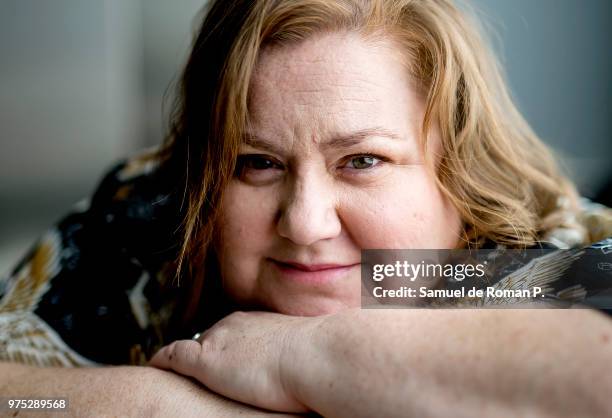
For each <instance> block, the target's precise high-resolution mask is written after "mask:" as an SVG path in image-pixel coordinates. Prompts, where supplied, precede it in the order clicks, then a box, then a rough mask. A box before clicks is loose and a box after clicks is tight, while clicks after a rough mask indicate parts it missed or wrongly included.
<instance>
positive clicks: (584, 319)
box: [153, 309, 612, 417]
mask: <svg viewBox="0 0 612 418" xmlns="http://www.w3.org/2000/svg"><path fill="white" fill-rule="evenodd" d="M244 347H248V350H245V349H244ZM153 364H155V365H157V366H159V367H164V368H172V369H174V370H177V371H178V372H180V373H183V374H188V375H190V376H194V377H196V378H197V379H198V380H200V381H201V382H203V383H204V384H206V385H207V386H208V387H210V388H211V389H212V390H214V391H216V392H219V393H222V394H225V395H226V396H229V397H232V398H234V399H240V400H242V401H244V402H248V403H251V404H254V405H259V406H264V407H268V408H276V409H279V410H292V411H301V410H303V409H304V408H305V409H311V410H314V411H316V412H318V413H319V414H321V415H323V416H326V417H360V416H363V417H367V416H431V417H447V416H483V415H485V416H534V417H546V416H555V417H558V416H577V415H578V416H592V417H596V416H610V415H612V403H610V402H609V394H610V393H612V375H611V374H610V372H609V369H610V367H611V366H610V365H611V364H612V326H611V323H610V320H609V319H608V318H606V317H604V316H603V315H601V314H599V313H597V312H594V311H589V310H582V309H577V310H576V309H574V310H547V309H546V310H544V309H524V310H509V309H506V310H399V309H397V310H349V311H344V312H341V313H338V314H334V315H330V316H326V317H318V318H294V317H290V318H288V317H285V316H284V315H278V314H262V313H249V314H244V313H240V314H238V315H236V314H233V315H230V316H229V317H227V318H226V319H224V320H223V321H221V322H220V323H219V324H217V325H216V326H215V327H213V328H212V329H211V330H209V331H208V332H207V333H205V334H204V336H203V339H202V341H201V344H198V343H196V342H194V341H184V342H178V343H175V344H173V345H171V346H168V348H166V349H164V350H162V351H161V352H160V353H158V354H157V355H156V356H155V357H154V358H153ZM233 364H241V366H240V367H232V365H233ZM229 371H231V372H229ZM228 375H229V376H231V379H230V378H228V377H227V376H228ZM253 388H257V390H253Z"/></svg>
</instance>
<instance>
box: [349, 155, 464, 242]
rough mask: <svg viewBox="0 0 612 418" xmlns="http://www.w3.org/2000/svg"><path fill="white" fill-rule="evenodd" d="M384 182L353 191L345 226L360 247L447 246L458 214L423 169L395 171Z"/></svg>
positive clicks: (453, 239)
mask: <svg viewBox="0 0 612 418" xmlns="http://www.w3.org/2000/svg"><path fill="white" fill-rule="evenodd" d="M400 170H401V171H399V170H398V172H396V173H394V175H391V176H389V177H388V178H387V179H386V180H385V184H384V185H380V186H379V187H374V188H372V189H369V190H360V191H354V192H352V194H353V197H352V198H351V199H347V202H349V203H347V205H346V206H345V208H344V211H343V212H344V216H343V217H344V218H345V225H346V226H347V228H348V229H349V233H350V234H351V236H352V238H353V239H354V240H355V242H356V243H357V244H358V245H359V247H361V248H380V249H384V248H388V249H410V248H452V247H455V246H456V244H457V240H458V235H459V228H460V219H459V215H458V212H457V211H456V210H455V209H454V208H453V207H452V206H451V205H450V204H449V203H448V202H447V201H446V199H445V198H444V197H443V195H442V193H441V192H440V190H439V189H438V187H437V185H436V183H435V180H434V179H433V178H431V176H430V175H429V173H428V172H427V171H426V170H425V169H424V168H423V167H418V168H410V169H400Z"/></svg>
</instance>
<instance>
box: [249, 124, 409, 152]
mask: <svg viewBox="0 0 612 418" xmlns="http://www.w3.org/2000/svg"><path fill="white" fill-rule="evenodd" d="M371 137H383V138H389V139H395V140H401V139H402V137H401V136H400V135H399V134H397V133H395V132H392V131H390V130H388V129H385V128H381V127H374V128H366V129H360V130H358V131H354V132H350V133H347V134H336V135H332V137H331V139H330V140H329V141H325V142H321V143H320V144H319V146H320V147H321V148H326V149H329V148H348V147H352V146H354V145H357V144H360V143H361V142H363V141H364V140H365V139H368V138H371ZM244 142H245V144H246V145H250V146H252V147H254V148H259V149H262V150H266V151H270V152H274V153H280V152H279V151H280V148H279V147H278V146H277V145H275V144H273V143H271V142H269V141H267V140H265V139H263V138H260V137H258V136H257V135H253V134H250V133H248V134H246V135H245V136H244Z"/></svg>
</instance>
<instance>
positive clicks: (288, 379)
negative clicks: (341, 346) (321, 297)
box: [279, 316, 329, 410]
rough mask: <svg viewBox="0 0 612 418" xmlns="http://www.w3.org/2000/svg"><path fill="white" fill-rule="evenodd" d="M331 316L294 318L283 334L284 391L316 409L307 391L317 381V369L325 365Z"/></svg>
mask: <svg viewBox="0 0 612 418" xmlns="http://www.w3.org/2000/svg"><path fill="white" fill-rule="evenodd" d="M328 320H329V316H318V317H295V318H294V321H295V322H293V323H292V324H291V325H290V326H289V327H288V329H287V330H286V331H285V333H284V341H283V344H282V347H283V350H282V353H281V356H280V365H279V372H280V379H281V383H282V385H283V389H284V391H285V393H286V394H287V395H288V396H289V397H291V398H293V399H295V401H296V402H298V403H300V404H302V405H304V407H306V408H307V409H311V410H312V409H313V405H311V404H310V402H309V400H308V396H307V393H308V392H309V391H308V390H306V388H307V387H309V386H310V384H311V382H316V377H317V372H318V371H319V369H321V368H322V367H323V365H322V364H321V363H322V360H323V353H324V349H323V339H322V336H323V335H324V329H325V326H326V325H325V323H326V322H328Z"/></svg>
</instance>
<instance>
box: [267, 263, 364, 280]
mask: <svg viewBox="0 0 612 418" xmlns="http://www.w3.org/2000/svg"><path fill="white" fill-rule="evenodd" d="M270 261H271V262H272V264H273V265H274V267H275V268H276V270H277V272H278V273H280V277H281V278H282V279H286V280H291V281H297V282H302V283H312V284H318V283H327V282H332V281H335V280H338V279H342V278H343V277H346V276H347V275H348V274H349V273H350V272H351V271H352V270H353V269H354V268H355V267H356V266H359V264H360V263H353V264H334V263H321V264H302V263H298V262H295V261H278V260H274V259H270Z"/></svg>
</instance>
